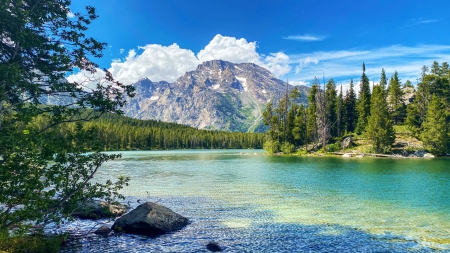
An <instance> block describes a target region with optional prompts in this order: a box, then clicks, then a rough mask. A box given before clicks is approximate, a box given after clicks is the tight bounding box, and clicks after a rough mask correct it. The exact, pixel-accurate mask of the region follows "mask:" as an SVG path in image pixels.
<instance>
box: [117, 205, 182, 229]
mask: <svg viewBox="0 0 450 253" xmlns="http://www.w3.org/2000/svg"><path fill="white" fill-rule="evenodd" d="M187 224H189V220H188V219H187V218H186V217H183V216H181V215H179V214H177V213H175V212H173V211H172V210H170V209H169V208H167V207H164V206H161V205H158V204H156V203H152V202H146V203H144V204H141V205H139V206H138V207H136V209H134V210H132V211H131V212H129V213H127V214H126V215H124V216H122V217H120V218H119V219H117V220H116V222H115V223H114V225H113V227H112V229H114V230H116V231H124V232H126V233H130V234H141V235H149V236H157V235H160V234H164V233H167V232H172V231H176V230H180V229H181V228H183V227H184V226H186V225H187Z"/></svg>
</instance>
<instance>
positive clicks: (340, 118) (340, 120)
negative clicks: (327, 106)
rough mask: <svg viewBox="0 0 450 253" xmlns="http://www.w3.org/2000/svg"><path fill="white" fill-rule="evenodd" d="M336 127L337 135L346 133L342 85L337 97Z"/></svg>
mask: <svg viewBox="0 0 450 253" xmlns="http://www.w3.org/2000/svg"><path fill="white" fill-rule="evenodd" d="M336 101H337V103H336V129H337V136H338V137H340V136H342V135H343V133H344V129H345V109H344V106H345V104H344V98H343V96H342V85H341V88H340V90H339V95H338V97H337V99H336Z"/></svg>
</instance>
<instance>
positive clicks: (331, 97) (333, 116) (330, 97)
mask: <svg viewBox="0 0 450 253" xmlns="http://www.w3.org/2000/svg"><path fill="white" fill-rule="evenodd" d="M325 100H326V117H327V121H328V122H329V125H330V134H331V136H337V133H338V129H337V124H336V122H337V111H336V108H337V97H336V83H335V82H334V80H333V79H330V80H329V81H328V83H327V86H326V90H325Z"/></svg>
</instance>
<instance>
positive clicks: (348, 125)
mask: <svg viewBox="0 0 450 253" xmlns="http://www.w3.org/2000/svg"><path fill="white" fill-rule="evenodd" d="M344 106H345V130H346V131H347V132H353V131H355V129H356V124H357V120H358V111H357V110H356V94H355V89H354V85H353V79H352V80H351V81H350V88H349V89H348V90H347V93H346V94H345V99H344Z"/></svg>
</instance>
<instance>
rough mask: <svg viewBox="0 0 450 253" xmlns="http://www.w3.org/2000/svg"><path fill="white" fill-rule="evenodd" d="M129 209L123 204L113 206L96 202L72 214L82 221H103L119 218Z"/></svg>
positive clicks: (103, 202)
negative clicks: (102, 219) (104, 219)
mask: <svg viewBox="0 0 450 253" xmlns="http://www.w3.org/2000/svg"><path fill="white" fill-rule="evenodd" d="M127 210H128V209H127V207H126V206H125V205H122V204H111V203H108V202H106V201H98V200H95V201H93V202H91V203H86V204H84V206H83V207H80V208H79V209H78V210H77V211H76V212H74V213H73V214H72V216H73V217H75V218H80V219H93V220H95V219H101V218H112V217H118V216H121V215H122V214H124V213H126V212H127Z"/></svg>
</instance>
